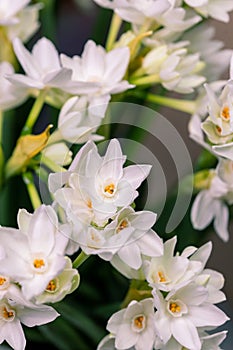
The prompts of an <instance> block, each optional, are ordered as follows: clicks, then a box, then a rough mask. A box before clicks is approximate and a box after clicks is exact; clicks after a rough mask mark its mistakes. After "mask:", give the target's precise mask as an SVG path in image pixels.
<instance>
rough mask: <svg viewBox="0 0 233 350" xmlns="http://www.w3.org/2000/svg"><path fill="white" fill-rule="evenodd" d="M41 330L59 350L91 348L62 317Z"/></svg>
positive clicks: (84, 349) (40, 328)
mask: <svg viewBox="0 0 233 350" xmlns="http://www.w3.org/2000/svg"><path fill="white" fill-rule="evenodd" d="M72 311H73V310H72ZM39 331H40V332H41V333H42V335H43V336H44V337H45V338H46V339H47V340H49V341H50V342H51V343H52V344H53V345H54V346H55V347H56V348H57V349H59V350H67V349H69V350H77V349H82V350H91V348H89V347H88V345H87V344H86V341H85V340H84V339H83V338H82V337H81V335H80V334H79V333H78V332H77V331H76V330H74V328H72V327H71V326H70V324H69V323H67V322H66V321H65V320H64V319H62V318H61V317H60V318H58V319H56V321H54V322H53V323H51V324H48V325H45V326H41V327H39Z"/></svg>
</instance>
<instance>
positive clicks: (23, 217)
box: [17, 209, 32, 234]
mask: <svg viewBox="0 0 233 350" xmlns="http://www.w3.org/2000/svg"><path fill="white" fill-rule="evenodd" d="M31 218H32V214H30V213H28V212H27V210H26V209H19V211H18V216H17V222H18V226H19V229H20V230H21V231H22V232H23V233H25V234H27V233H28V229H29V225H30V221H31Z"/></svg>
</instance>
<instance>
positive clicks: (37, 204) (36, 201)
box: [22, 172, 42, 210]
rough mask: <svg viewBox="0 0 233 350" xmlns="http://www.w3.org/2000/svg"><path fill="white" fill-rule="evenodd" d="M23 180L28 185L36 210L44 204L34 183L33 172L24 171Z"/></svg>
mask: <svg viewBox="0 0 233 350" xmlns="http://www.w3.org/2000/svg"><path fill="white" fill-rule="evenodd" d="M22 177H23V181H24V183H25V185H26V187H27V191H28V194H29V197H30V200H31V203H32V206H33V209H34V210H36V209H37V208H39V207H40V206H41V204H42V202H41V199H40V196H39V194H38V191H37V188H36V186H35V183H34V179H33V175H32V173H31V172H26V173H23V175H22Z"/></svg>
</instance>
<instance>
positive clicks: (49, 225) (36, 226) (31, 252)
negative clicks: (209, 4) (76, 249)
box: [0, 205, 68, 300]
mask: <svg viewBox="0 0 233 350" xmlns="http://www.w3.org/2000/svg"><path fill="white" fill-rule="evenodd" d="M18 225H19V230H18V229H10V228H7V227H1V228H0V232H1V245H2V247H3V248H4V249H5V256H4V257H3V258H2V259H1V267H0V271H1V273H2V274H3V275H6V276H9V277H10V278H12V279H13V280H14V281H16V282H18V283H20V285H21V286H22V292H23V294H24V296H25V298H26V299H28V300H29V299H32V298H33V297H34V296H37V295H39V294H41V293H42V292H43V291H44V290H45V289H46V287H47V285H48V283H49V282H50V281H51V280H52V279H53V278H54V277H56V276H57V275H58V274H59V273H60V272H62V270H63V269H64V267H65V264H66V259H65V257H64V255H63V254H64V251H65V249H66V246H67V243H68V242H67V238H66V237H65V233H63V231H62V230H65V229H66V228H65V227H61V226H59V224H58V218H57V215H56V213H55V211H54V210H53V208H52V207H50V206H45V205H42V206H41V207H39V208H38V209H37V210H36V211H35V212H34V213H33V214H29V213H28V212H27V211H26V210H20V211H19V214H18ZM66 235H67V233H66Z"/></svg>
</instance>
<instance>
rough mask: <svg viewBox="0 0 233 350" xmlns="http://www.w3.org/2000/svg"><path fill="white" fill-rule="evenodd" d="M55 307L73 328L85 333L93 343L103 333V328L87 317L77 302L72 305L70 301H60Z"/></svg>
mask: <svg viewBox="0 0 233 350" xmlns="http://www.w3.org/2000/svg"><path fill="white" fill-rule="evenodd" d="M56 309H57V310H58V312H60V314H61V315H62V317H63V318H64V319H66V320H67V321H68V322H70V324H72V325H73V326H74V327H75V328H77V329H78V330H80V331H81V332H82V333H83V334H85V335H87V336H88V337H89V338H90V339H92V340H93V341H94V342H95V343H96V342H99V341H100V339H101V338H102V337H103V336H104V335H105V331H104V329H102V327H99V326H98V325H97V324H96V323H95V322H94V321H92V319H91V318H89V317H88V316H87V315H86V314H84V312H83V311H82V310H81V309H80V307H79V306H78V304H76V305H75V304H74V303H73V305H72V303H69V304H68V303H60V304H58V305H57V306H56Z"/></svg>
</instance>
